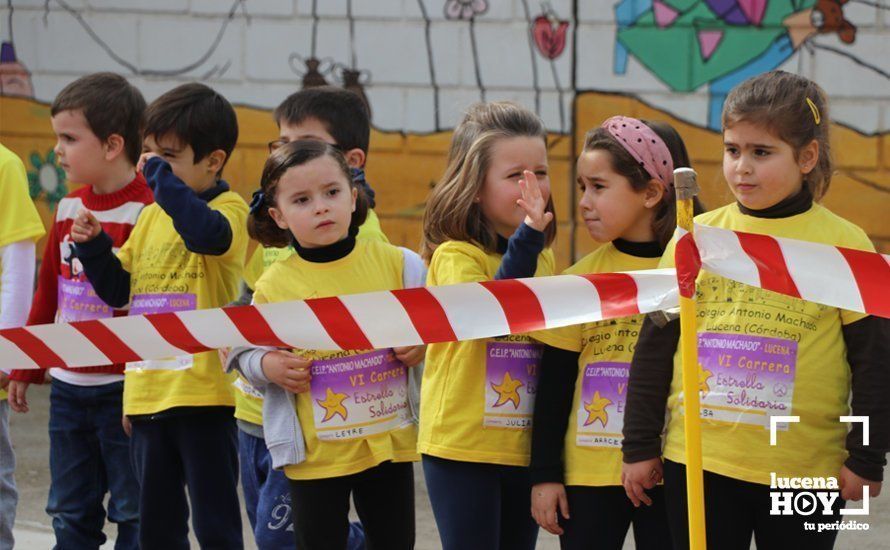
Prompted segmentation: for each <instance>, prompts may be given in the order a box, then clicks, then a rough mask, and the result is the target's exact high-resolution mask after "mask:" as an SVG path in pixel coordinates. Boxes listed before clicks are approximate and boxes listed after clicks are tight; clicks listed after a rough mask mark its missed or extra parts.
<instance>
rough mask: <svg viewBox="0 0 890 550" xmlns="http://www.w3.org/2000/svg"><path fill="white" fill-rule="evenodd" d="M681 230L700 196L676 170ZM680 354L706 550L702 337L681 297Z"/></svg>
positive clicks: (696, 525) (695, 501)
mask: <svg viewBox="0 0 890 550" xmlns="http://www.w3.org/2000/svg"><path fill="white" fill-rule="evenodd" d="M674 189H675V191H676V194H677V226H678V227H680V228H681V229H684V230H686V231H688V232H689V234H690V235H691V234H692V232H693V222H692V218H693V208H692V199H693V197H695V196H696V195H697V194H698V192H699V188H698V183H697V182H696V178H695V171H694V170H692V169H691V168H678V169H676V170H674ZM680 354H681V357H682V359H683V407H684V408H685V415H684V427H685V429H686V430H685V431H686V496H687V502H688V512H689V548H690V550H705V546H706V544H705V498H704V487H703V483H702V457H701V455H702V452H701V400H700V398H699V393H698V392H699V368H698V334H697V331H696V326H695V296H694V293H693V296H692V297H684V296H682V293H681V296H680Z"/></svg>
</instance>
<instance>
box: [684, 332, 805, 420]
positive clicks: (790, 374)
mask: <svg viewBox="0 0 890 550" xmlns="http://www.w3.org/2000/svg"><path fill="white" fill-rule="evenodd" d="M698 362H699V394H700V395H701V416H702V418H705V419H712V420H716V421H722V422H730V423H733V424H749V425H752V426H762V427H764V428H767V429H768V428H769V417H770V416H789V415H791V414H792V411H791V403H792V399H793V396H794V373H795V369H796V363H797V342H795V341H794V340H785V339H782V338H767V337H763V336H746V335H739V334H718V333H713V332H703V333H699V335H698ZM778 426H779V427H780V428H781V429H787V425H785V426H783V425H782V424H779V425H778Z"/></svg>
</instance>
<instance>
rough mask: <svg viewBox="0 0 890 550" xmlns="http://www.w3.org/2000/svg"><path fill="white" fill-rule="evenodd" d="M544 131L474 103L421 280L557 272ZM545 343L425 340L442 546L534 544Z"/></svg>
mask: <svg viewBox="0 0 890 550" xmlns="http://www.w3.org/2000/svg"><path fill="white" fill-rule="evenodd" d="M546 137H547V134H546V130H545V129H544V125H543V124H542V122H541V120H540V119H539V118H538V117H537V116H535V114H534V113H532V112H530V111H528V110H526V109H524V108H522V107H519V106H518V105H515V104H512V103H483V104H478V105H475V106H473V107H471V108H470V110H469V112H468V113H467V114H466V116H465V117H464V119H463V121H462V122H461V123H460V125H458V127H457V128H456V129H455V131H454V136H453V138H452V141H451V149H450V151H449V153H448V167H447V168H446V170H445V175H444V176H443V177H442V180H441V181H440V182H439V183H438V184H437V185H436V187H435V188H434V189H433V191H432V193H431V195H430V198H429V201H428V203H427V210H426V213H425V215H424V228H423V232H424V235H423V239H424V240H423V245H422V246H423V249H422V254H423V256H424V258H425V259H427V260H428V261H429V262H430V268H429V275H428V277H427V284H428V285H430V286H435V285H449V284H457V283H468V282H479V281H489V280H492V279H510V278H521V277H532V276H535V275H552V274H553V253H552V251H550V250H549V249H546V250H545V246H548V245H549V244H550V243H551V242H552V240H553V238H554V236H555V234H556V224H555V223H554V222H553V217H554V214H553V203H552V201H551V200H550V181H549V177H548V166H547V143H546ZM542 347H543V346H541V345H540V344H535V343H533V342H532V341H531V339H530V338H529V337H528V336H523V335H512V336H505V337H501V338H490V339H486V340H474V341H467V342H452V343H447V344H433V345H430V346H429V349H428V351H427V355H426V363H425V367H424V369H425V370H424V376H423V384H422V385H421V400H420V434H419V436H418V450H419V451H420V452H421V453H422V454H423V468H424V474H425V476H426V482H427V487H428V489H429V494H430V501H431V502H432V505H433V513H434V514H435V516H436V524H437V525H438V528H439V536H440V538H441V541H442V546H443V547H444V548H445V549H446V550H452V549H464V548H510V549H519V550H521V549H524V548H533V547H534V545H535V541H536V539H537V531H538V527H537V525H536V524H535V522H534V521H533V520H532V517H531V515H530V514H529V506H530V503H529V489H530V487H531V486H530V484H529V478H528V470H527V468H526V467H527V466H528V460H529V445H530V442H531V419H532V413H533V411H534V400H535V386H536V385H537V376H538V366H539V362H540V357H541V349H542Z"/></svg>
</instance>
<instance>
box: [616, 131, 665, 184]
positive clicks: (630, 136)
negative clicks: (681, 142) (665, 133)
mask: <svg viewBox="0 0 890 550" xmlns="http://www.w3.org/2000/svg"><path fill="white" fill-rule="evenodd" d="M603 128H605V129H606V130H608V131H609V133H610V134H612V137H614V138H615V139H616V140H617V141H618V143H619V144H621V146H622V147H624V148H625V149H626V150H627V152H628V153H630V155H631V156H632V157H633V158H634V159H635V160H636V161H637V162H639V163H640V166H642V167H643V168H645V169H646V172H648V173H649V175H650V176H652V177H653V178H654V179H657V180H658V181H660V182H661V183H663V184H664V187H665V189H667V188H669V187H670V186H671V183H672V182H673V181H674V161H673V159H672V158H671V152H670V151H669V150H668V148H667V145H665V143H664V140H662V139H661V138H660V137H659V136H658V134H656V133H655V131H654V130H652V128H650V127H648V126H646V125H645V124H643V123H642V122H641V121H639V120H637V119H635V118H630V117H626V116H613V117H612V118H610V119H608V120H606V121H605V122H603Z"/></svg>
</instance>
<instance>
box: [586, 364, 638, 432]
mask: <svg viewBox="0 0 890 550" xmlns="http://www.w3.org/2000/svg"><path fill="white" fill-rule="evenodd" d="M629 375H630V363H606V362H603V363H588V364H587V366H585V367H584V377H583V379H582V382H581V402H580V403H579V404H578V411H577V437H576V439H575V441H576V443H577V444H578V445H579V446H581V447H608V448H611V449H618V448H621V439H622V435H621V430H622V429H623V428H624V403H625V401H626V399H627V379H628V376H629Z"/></svg>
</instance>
